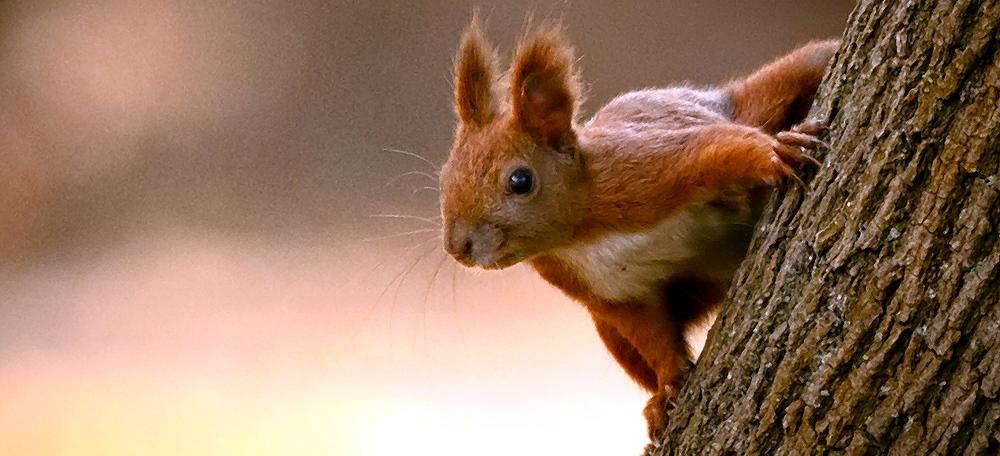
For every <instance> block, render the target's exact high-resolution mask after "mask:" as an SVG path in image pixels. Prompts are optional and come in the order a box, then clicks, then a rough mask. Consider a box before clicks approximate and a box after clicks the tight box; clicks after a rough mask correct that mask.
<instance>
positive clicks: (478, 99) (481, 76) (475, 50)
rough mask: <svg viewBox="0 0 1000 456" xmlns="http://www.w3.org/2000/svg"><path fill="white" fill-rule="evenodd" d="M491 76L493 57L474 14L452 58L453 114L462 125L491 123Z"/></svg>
mask: <svg viewBox="0 0 1000 456" xmlns="http://www.w3.org/2000/svg"><path fill="white" fill-rule="evenodd" d="M495 74H496V54H495V52H494V51H493V49H491V48H490V46H489V43H488V42H487V41H486V36H485V33H484V32H483V26H482V24H481V23H480V21H479V15H478V13H475V14H473V16H472V23H471V24H469V27H468V28H467V29H466V30H465V35H463V36H462V45H461V47H460V48H459V50H458V55H457V56H456V59H455V111H456V112H457V113H458V118H459V119H460V120H461V121H462V122H463V123H466V124H471V125H475V126H479V127H481V126H484V125H486V124H487V123H489V122H490V121H491V120H493V117H494V116H495V115H496V107H495V106H494V103H493V96H492V92H491V90H492V85H493V79H494V75H495Z"/></svg>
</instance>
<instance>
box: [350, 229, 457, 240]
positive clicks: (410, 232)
mask: <svg viewBox="0 0 1000 456" xmlns="http://www.w3.org/2000/svg"><path fill="white" fill-rule="evenodd" d="M440 231H441V228H421V229H419V230H413V231H407V232H405V233H396V234H387V235H385V236H376V237H370V238H364V239H362V241H365V242H374V241H384V240H386V239H395V238H400V237H405V236H412V235H414V234H420V233H437V232H440Z"/></svg>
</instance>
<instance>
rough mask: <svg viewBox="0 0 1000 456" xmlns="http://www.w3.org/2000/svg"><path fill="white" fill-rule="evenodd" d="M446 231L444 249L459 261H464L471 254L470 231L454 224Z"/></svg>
mask: <svg viewBox="0 0 1000 456" xmlns="http://www.w3.org/2000/svg"><path fill="white" fill-rule="evenodd" d="M449 231H450V232H449V233H447V234H448V236H447V239H446V240H445V244H444V249H445V251H447V252H448V253H449V254H450V255H451V256H453V257H455V259H456V260H458V261H460V262H466V261H467V260H468V259H469V257H471V256H472V232H471V231H470V230H469V229H468V228H466V227H464V226H461V225H459V224H456V225H455V226H453V227H452V228H451V230H449Z"/></svg>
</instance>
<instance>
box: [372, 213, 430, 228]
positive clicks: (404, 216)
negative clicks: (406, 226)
mask: <svg viewBox="0 0 1000 456" xmlns="http://www.w3.org/2000/svg"><path fill="white" fill-rule="evenodd" d="M369 217H371V218H390V219H404V220H419V221H421V222H427V223H430V224H432V225H434V226H438V227H440V226H441V216H440V215H439V216H437V217H435V218H428V217H420V216H417V215H407V214H372V215H369Z"/></svg>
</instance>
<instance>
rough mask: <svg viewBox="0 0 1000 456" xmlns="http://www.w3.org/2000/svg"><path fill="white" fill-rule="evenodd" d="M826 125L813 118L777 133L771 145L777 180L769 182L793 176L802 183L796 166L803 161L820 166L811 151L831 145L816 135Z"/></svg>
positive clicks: (773, 182) (772, 182)
mask: <svg viewBox="0 0 1000 456" xmlns="http://www.w3.org/2000/svg"><path fill="white" fill-rule="evenodd" d="M824 128H826V125H825V124H824V123H823V122H820V121H816V120H812V121H806V122H803V123H801V124H799V125H796V126H794V127H792V129H791V130H789V131H782V132H778V133H777V134H775V135H774V136H773V137H772V138H773V143H772V146H771V156H770V158H771V163H772V164H773V165H774V168H775V178H776V180H771V181H770V182H769V183H771V184H772V185H774V184H776V183H777V182H778V181H779V180H780V179H782V178H786V177H788V178H791V179H793V180H795V181H796V182H798V183H799V184H800V185H801V184H802V180H801V179H799V177H798V176H797V175H796V174H795V168H796V167H798V166H799V165H801V164H803V163H812V164H814V165H817V166H819V164H820V163H819V162H818V161H816V159H815V158H813V157H812V156H811V155H809V153H808V152H809V151H814V150H816V149H819V148H821V147H823V148H826V147H829V146H827V145H826V143H824V142H823V141H821V140H820V139H819V138H817V137H816V135H818V134H819V133H820V132H821V131H823V129H824Z"/></svg>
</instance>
